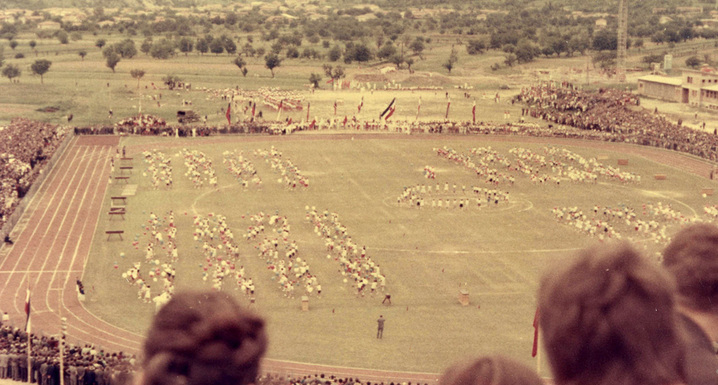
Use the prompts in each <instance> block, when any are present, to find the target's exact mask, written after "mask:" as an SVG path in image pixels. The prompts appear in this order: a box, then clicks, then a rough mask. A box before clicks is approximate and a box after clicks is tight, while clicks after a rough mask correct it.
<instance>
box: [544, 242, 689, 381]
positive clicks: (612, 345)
mask: <svg viewBox="0 0 718 385" xmlns="http://www.w3.org/2000/svg"><path fill="white" fill-rule="evenodd" d="M673 289H674V285H673V282H672V280H670V278H669V277H668V276H667V275H666V274H665V273H664V272H663V271H662V270H660V269H659V268H658V267H657V266H653V265H652V264H651V263H650V262H648V261H647V260H645V259H644V258H642V257H641V256H640V255H639V253H638V252H637V251H636V250H634V249H633V248H632V247H631V246H629V245H628V244H625V243H623V244H617V245H601V246H597V247H594V248H590V249H586V250H583V251H582V252H581V253H579V255H578V256H577V258H576V259H575V261H574V262H573V263H571V264H569V265H568V266H563V267H561V268H559V269H558V270H557V271H552V272H549V273H548V274H545V275H544V277H543V279H542V281H541V285H540V288H539V308H540V314H541V318H540V325H541V331H542V332H543V341H544V342H545V350H546V352H547V354H548V357H549V362H550V364H551V367H552V369H553V373H554V376H555V379H556V383H557V384H579V385H580V384H592V385H609V384H610V385H635V384H642V385H666V384H671V383H678V382H682V381H683V380H684V377H685V371H684V368H683V364H682V361H683V358H684V356H685V350H684V347H683V344H682V343H681V341H680V339H679V336H678V331H677V326H676V319H677V317H676V311H675V301H674V297H673Z"/></svg>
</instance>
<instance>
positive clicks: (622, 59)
mask: <svg viewBox="0 0 718 385" xmlns="http://www.w3.org/2000/svg"><path fill="white" fill-rule="evenodd" d="M627 35H628V5H627V4H626V0H619V2H618V47H617V52H616V54H617V55H616V75H617V76H618V81H620V82H625V81H626V37H627Z"/></svg>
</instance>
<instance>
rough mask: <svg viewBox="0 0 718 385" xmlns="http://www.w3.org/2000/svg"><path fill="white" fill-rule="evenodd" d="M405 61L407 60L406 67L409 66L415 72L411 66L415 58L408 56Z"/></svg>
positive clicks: (410, 70)
mask: <svg viewBox="0 0 718 385" xmlns="http://www.w3.org/2000/svg"><path fill="white" fill-rule="evenodd" d="M404 62H406V67H407V68H409V72H410V73H413V72H414V71H412V69H411V66H413V65H414V59H413V58H410V57H408V58H406V60H404Z"/></svg>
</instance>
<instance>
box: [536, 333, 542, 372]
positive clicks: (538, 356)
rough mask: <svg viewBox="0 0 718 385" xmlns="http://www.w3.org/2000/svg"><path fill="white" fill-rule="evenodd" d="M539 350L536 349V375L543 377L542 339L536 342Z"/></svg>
mask: <svg viewBox="0 0 718 385" xmlns="http://www.w3.org/2000/svg"><path fill="white" fill-rule="evenodd" d="M536 345H537V346H538V348H537V349H536V374H538V376H539V377H541V339H539V340H538V341H537V342H536Z"/></svg>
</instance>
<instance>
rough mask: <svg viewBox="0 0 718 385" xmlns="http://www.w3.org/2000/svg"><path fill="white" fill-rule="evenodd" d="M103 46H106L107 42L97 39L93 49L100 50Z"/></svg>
mask: <svg viewBox="0 0 718 385" xmlns="http://www.w3.org/2000/svg"><path fill="white" fill-rule="evenodd" d="M105 44H107V41H106V40H105V39H97V41H96V42H95V47H97V48H99V49H102V47H104V46H105Z"/></svg>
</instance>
